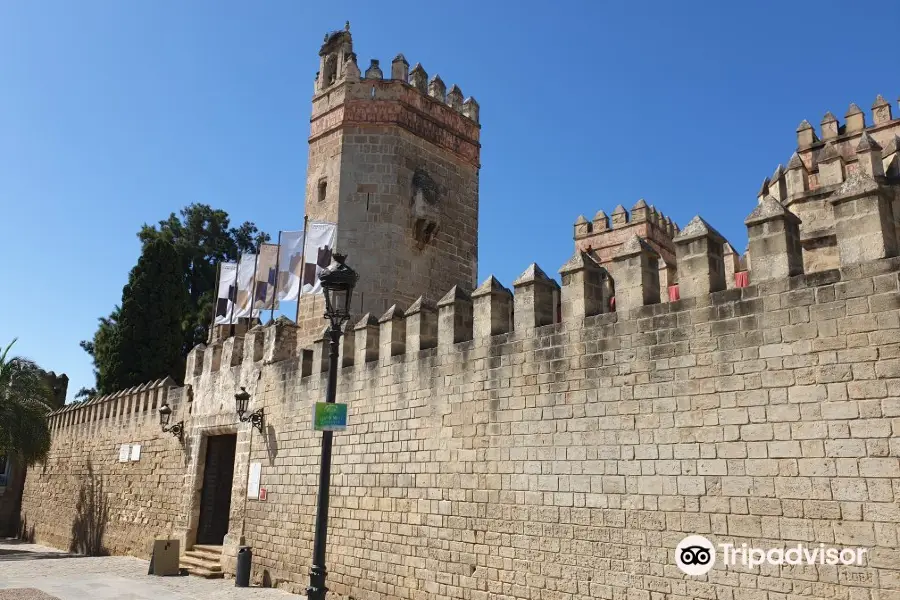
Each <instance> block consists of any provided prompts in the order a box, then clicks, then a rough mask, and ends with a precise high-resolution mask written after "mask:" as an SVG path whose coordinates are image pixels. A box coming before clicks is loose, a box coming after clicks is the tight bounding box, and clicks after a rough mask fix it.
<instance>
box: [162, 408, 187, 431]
mask: <svg viewBox="0 0 900 600" xmlns="http://www.w3.org/2000/svg"><path fill="white" fill-rule="evenodd" d="M171 419H172V409H171V408H170V407H169V405H168V404H163V405H162V406H160V407H159V424H160V425H161V426H162V430H163V432H165V433H171V434H172V435H174V436H175V437H177V438H178V439H179V440H183V439H184V421H178V422H177V423H175V424H174V425H169V421H170V420H171Z"/></svg>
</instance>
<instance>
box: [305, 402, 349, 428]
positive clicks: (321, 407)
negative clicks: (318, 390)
mask: <svg viewBox="0 0 900 600" xmlns="http://www.w3.org/2000/svg"><path fill="white" fill-rule="evenodd" d="M313 429H314V430H315V431H343V430H345V429H347V405H346V404H337V403H333V404H329V403H328V402H316V406H315V412H314V413H313Z"/></svg>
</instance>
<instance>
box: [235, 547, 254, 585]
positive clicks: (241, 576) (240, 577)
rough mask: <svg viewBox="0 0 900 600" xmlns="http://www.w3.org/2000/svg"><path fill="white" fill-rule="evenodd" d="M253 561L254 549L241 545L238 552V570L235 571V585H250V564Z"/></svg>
mask: <svg viewBox="0 0 900 600" xmlns="http://www.w3.org/2000/svg"><path fill="white" fill-rule="evenodd" d="M252 562H253V551H252V550H250V546H241V548H240V549H239V550H238V554H237V570H236V571H235V573H234V587H249V586H250V565H251V564H252Z"/></svg>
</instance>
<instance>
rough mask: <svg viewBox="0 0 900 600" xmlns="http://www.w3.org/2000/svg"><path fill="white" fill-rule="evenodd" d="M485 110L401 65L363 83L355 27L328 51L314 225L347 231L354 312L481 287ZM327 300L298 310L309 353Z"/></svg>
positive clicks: (312, 145)
mask: <svg viewBox="0 0 900 600" xmlns="http://www.w3.org/2000/svg"><path fill="white" fill-rule="evenodd" d="M479 134H480V126H479V124H478V103H477V102H476V101H475V99H474V98H471V97H469V98H464V96H463V93H462V91H461V90H460V88H459V87H458V86H456V85H452V86H451V87H450V89H449V90H448V89H447V87H446V85H445V84H444V82H443V81H442V80H441V77H440V75H437V74H435V75H434V76H432V77H430V78H429V76H428V73H426V71H425V69H424V68H423V67H422V65H420V64H416V65H415V66H414V67H413V68H412V69H410V67H409V63H408V62H407V60H406V58H404V56H403V55H402V54H398V55H397V56H396V57H394V59H393V60H392V61H391V64H390V67H389V68H387V69H385V70H382V68H381V66H380V63H379V61H378V60H374V59H373V60H372V61H371V63H370V64H369V66H368V67H367V68H366V69H365V71H364V72H362V71H361V70H360V68H359V66H358V64H357V57H356V54H355V53H354V51H353V38H352V36H351V34H350V26H349V23H348V24H347V26H346V27H345V28H344V29H343V30H340V31H335V32H332V33H329V34H327V35H326V36H325V41H324V43H323V44H322V47H321V49H320V50H319V72H318V73H316V77H315V85H314V90H313V99H312V117H311V127H310V137H309V166H308V171H307V179H306V215H307V216H308V217H309V219H311V220H322V221H330V222H337V223H338V233H337V242H336V246H337V248H338V249H339V250H340V251H341V252H344V253H347V254H348V255H349V259H348V260H349V262H350V264H352V265H353V268H354V269H356V270H357V271H359V273H360V275H361V277H360V280H359V284H358V286H357V290H356V292H355V294H354V296H355V301H354V312H355V313H356V314H357V315H359V316H362V315H364V314H367V313H368V314H371V315H374V316H381V315H382V314H383V313H385V311H386V310H387V309H388V308H390V306H391V305H393V304H394V303H395V302H399V303H405V304H404V306H406V305H409V304H411V303H412V302H413V301H415V300H416V299H417V298H419V297H420V296H423V302H425V303H426V304H430V303H434V302H436V301H437V300H438V299H439V298H440V297H441V296H442V295H443V294H444V293H445V292H446V291H447V290H448V289H450V288H451V287H453V286H454V285H459V286H461V287H462V288H464V289H467V290H469V291H471V290H472V289H474V287H475V279H476V277H477V265H478V173H479V168H480V163H479V160H480V143H479ZM323 311H324V303H323V299H322V298H321V297H318V296H316V297H306V298H302V299H301V306H300V310H299V320H298V325H299V326H300V328H301V329H300V331H301V334H300V336H301V340H300V341H301V343H302V342H304V341H310V340H312V339H315V337H316V336H317V335H319V334H320V333H321V331H322V329H323V327H324V326H325V323H324V321H323V320H322V313H323Z"/></svg>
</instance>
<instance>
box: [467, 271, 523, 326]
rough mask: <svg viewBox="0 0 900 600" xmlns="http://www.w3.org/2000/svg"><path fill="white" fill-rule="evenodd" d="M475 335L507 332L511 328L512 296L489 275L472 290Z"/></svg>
mask: <svg viewBox="0 0 900 600" xmlns="http://www.w3.org/2000/svg"><path fill="white" fill-rule="evenodd" d="M472 304H473V307H472V308H473V313H474V315H473V322H474V327H473V330H474V334H475V337H490V336H492V335H499V334H501V333H509V331H510V329H511V328H512V312H513V296H512V292H510V291H509V290H508V289H506V288H505V287H503V285H502V284H501V283H500V282H499V281H497V279H496V278H495V277H494V276H493V275H491V276H489V277H488V278H487V279H486V280H485V281H484V283H482V284H481V285H480V286H478V288H477V289H476V290H475V291H474V292H472Z"/></svg>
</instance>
